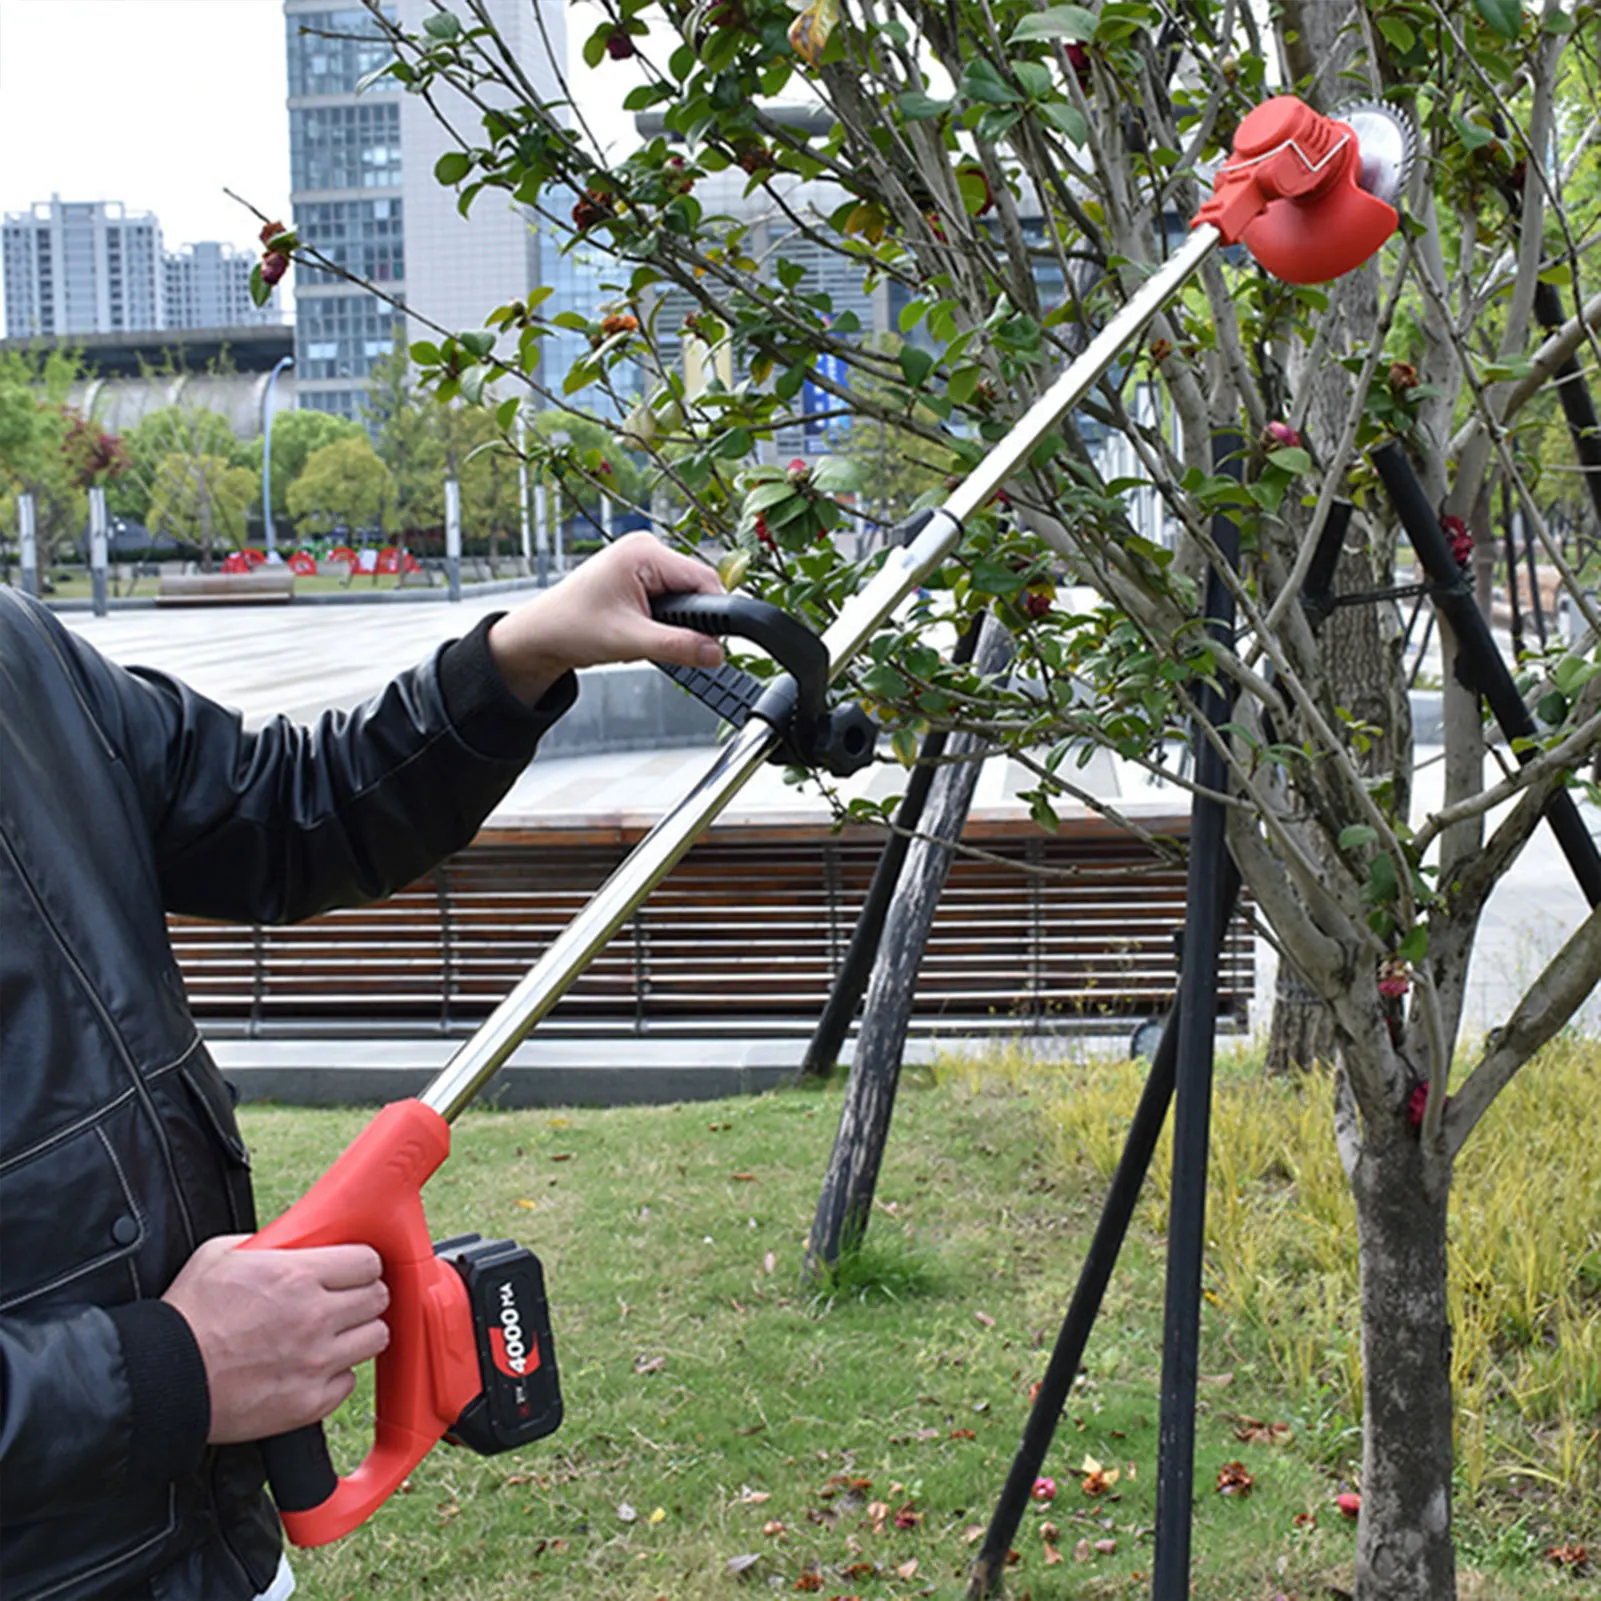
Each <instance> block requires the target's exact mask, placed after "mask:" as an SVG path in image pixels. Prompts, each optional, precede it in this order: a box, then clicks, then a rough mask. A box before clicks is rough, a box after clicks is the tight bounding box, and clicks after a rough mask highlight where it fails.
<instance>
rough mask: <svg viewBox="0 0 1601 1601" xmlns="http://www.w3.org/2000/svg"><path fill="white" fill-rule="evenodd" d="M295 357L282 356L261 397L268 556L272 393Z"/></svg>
mask: <svg viewBox="0 0 1601 1601" xmlns="http://www.w3.org/2000/svg"><path fill="white" fill-rule="evenodd" d="M294 364H295V358H294V357H293V356H281V357H280V358H279V360H278V365H277V366H276V367H274V368H273V369H272V371H271V372H270V373H268V374H267V388H266V391H265V393H264V394H263V395H262V397H261V525H262V529H263V531H264V533H265V534H266V539H267V556H268V559H269V560H270V559H271V558H272V556H273V555H274V550H273V542H272V391H273V386H274V385H275V384H276V383H277V382H278V374H279V373H281V372H282V371H283V370H284V368H285V367H293V366H294Z"/></svg>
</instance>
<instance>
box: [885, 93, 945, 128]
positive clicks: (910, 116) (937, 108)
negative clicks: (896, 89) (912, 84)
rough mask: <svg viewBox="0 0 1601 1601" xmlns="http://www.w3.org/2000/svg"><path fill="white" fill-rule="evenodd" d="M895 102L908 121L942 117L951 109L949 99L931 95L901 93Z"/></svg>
mask: <svg viewBox="0 0 1601 1601" xmlns="http://www.w3.org/2000/svg"><path fill="white" fill-rule="evenodd" d="M896 104H897V105H898V106H899V107H900V108H901V115H902V116H903V117H905V118H906V120H907V121H908V122H928V121H930V120H931V119H932V118H934V117H943V116H944V115H945V113H946V112H947V111H949V110H950V109H951V103H950V101H949V100H936V99H934V97H933V96H932V95H925V94H915V93H913V94H903V95H902V96H901V97H900V98H899V99H898V100H897V101H896Z"/></svg>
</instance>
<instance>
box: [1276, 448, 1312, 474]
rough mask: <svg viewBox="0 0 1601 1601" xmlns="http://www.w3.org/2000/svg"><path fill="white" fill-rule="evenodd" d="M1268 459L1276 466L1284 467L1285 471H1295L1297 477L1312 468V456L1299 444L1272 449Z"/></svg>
mask: <svg viewBox="0 0 1601 1601" xmlns="http://www.w3.org/2000/svg"><path fill="white" fill-rule="evenodd" d="M1267 459H1268V460H1269V461H1270V462H1272V463H1273V465H1274V466H1275V467H1282V468H1283V469H1284V470H1285V472H1287V473H1293V474H1294V475H1295V476H1296V477H1297V478H1299V477H1300V476H1301V474H1302V473H1308V472H1311V470H1312V458H1311V457H1310V456H1309V455H1307V453H1306V452H1305V451H1304V450H1302V449H1301V448H1300V447H1299V446H1298V445H1286V446H1284V447H1283V448H1282V449H1281V450H1270V451H1269V452H1268V453H1267Z"/></svg>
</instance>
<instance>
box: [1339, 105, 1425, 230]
mask: <svg viewBox="0 0 1601 1601" xmlns="http://www.w3.org/2000/svg"><path fill="white" fill-rule="evenodd" d="M1334 120H1335V121H1336V122H1343V123H1345V124H1346V125H1347V126H1348V127H1349V128H1350V129H1351V131H1352V132H1353V133H1354V134H1355V135H1356V139H1357V144H1358V145H1359V146H1360V148H1361V152H1362V176H1361V178H1360V179H1359V180H1358V182H1359V183H1360V184H1361V186H1362V188H1363V189H1365V190H1366V191H1367V193H1368V194H1370V195H1372V196H1373V197H1374V198H1375V199H1378V200H1382V201H1383V202H1384V203H1385V205H1387V206H1394V205H1397V204H1398V203H1399V202H1400V199H1401V195H1402V194H1403V193H1404V192H1405V190H1406V182H1407V179H1408V178H1409V177H1411V175H1412V163H1413V162H1414V160H1416V158H1417V151H1418V136H1417V130H1416V129H1415V128H1414V127H1413V125H1412V121H1411V119H1410V118H1409V117H1406V116H1403V115H1402V114H1401V113H1400V112H1399V111H1396V110H1395V109H1394V108H1393V107H1391V106H1386V105H1382V104H1380V102H1378V101H1377V100H1359V101H1356V102H1355V103H1354V104H1352V105H1348V106H1342V107H1341V108H1340V109H1339V110H1338V111H1336V112H1335V113H1334Z"/></svg>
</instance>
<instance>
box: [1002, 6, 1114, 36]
mask: <svg viewBox="0 0 1601 1601" xmlns="http://www.w3.org/2000/svg"><path fill="white" fill-rule="evenodd" d="M1094 37H1095V13H1094V12H1093V11H1089V10H1086V9H1085V8H1084V7H1083V6H1052V7H1051V8H1050V10H1049V11H1036V12H1035V13H1034V15H1033V16H1031V17H1025V18H1024V19H1023V20H1022V21H1021V22H1020V23H1018V25H1017V26H1016V27H1015V28H1014V29H1013V30H1012V37H1011V38H1010V39H1008V40H1007V41H1006V42H1007V43H1008V44H1025V43H1027V41H1028V40H1030V39H1071V40H1072V41H1073V43H1075V44H1088V43H1089V42H1090V40H1091V39H1093V38H1094Z"/></svg>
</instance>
